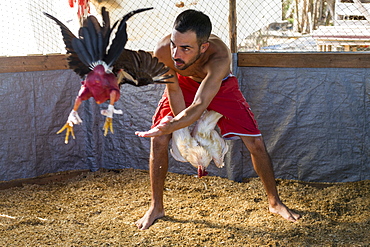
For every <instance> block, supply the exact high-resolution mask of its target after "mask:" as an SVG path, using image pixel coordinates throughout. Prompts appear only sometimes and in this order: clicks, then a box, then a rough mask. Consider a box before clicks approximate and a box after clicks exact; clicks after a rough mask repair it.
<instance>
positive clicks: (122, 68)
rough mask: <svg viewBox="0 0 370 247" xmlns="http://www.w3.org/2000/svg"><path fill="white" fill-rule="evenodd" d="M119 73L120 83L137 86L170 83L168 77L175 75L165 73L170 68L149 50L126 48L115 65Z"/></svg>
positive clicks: (115, 69)
mask: <svg viewBox="0 0 370 247" xmlns="http://www.w3.org/2000/svg"><path fill="white" fill-rule="evenodd" d="M113 67H114V68H113V71H114V72H115V73H117V74H118V78H119V80H118V82H119V84H124V83H128V84H131V85H134V86H137V87H140V86H145V85H148V84H153V83H169V82H167V81H165V80H166V79H169V78H172V77H173V75H165V74H166V73H167V72H168V71H169V68H168V67H166V66H165V65H164V63H162V62H159V60H158V58H156V57H153V56H152V55H151V54H150V53H149V52H145V51H142V50H139V51H132V50H128V49H124V50H123V51H122V53H121V55H120V56H119V58H118V59H117V61H116V62H115V64H114V65H113Z"/></svg>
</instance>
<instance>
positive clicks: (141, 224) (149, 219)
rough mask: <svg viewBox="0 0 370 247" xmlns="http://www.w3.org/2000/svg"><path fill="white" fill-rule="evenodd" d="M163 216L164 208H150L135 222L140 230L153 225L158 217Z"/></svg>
mask: <svg viewBox="0 0 370 247" xmlns="http://www.w3.org/2000/svg"><path fill="white" fill-rule="evenodd" d="M163 216H164V210H156V209H153V208H150V209H149V210H148V211H147V212H146V213H145V215H144V216H143V217H142V218H141V219H139V220H138V221H136V222H135V224H136V226H137V228H139V229H140V230H146V229H148V228H149V227H150V226H151V225H153V223H154V221H155V220H156V219H159V218H162V217H163Z"/></svg>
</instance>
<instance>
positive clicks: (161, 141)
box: [151, 135, 171, 148]
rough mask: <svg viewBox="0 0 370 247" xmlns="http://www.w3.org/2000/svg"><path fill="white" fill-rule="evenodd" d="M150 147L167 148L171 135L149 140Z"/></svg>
mask: <svg viewBox="0 0 370 247" xmlns="http://www.w3.org/2000/svg"><path fill="white" fill-rule="evenodd" d="M151 139H152V140H151V142H152V145H153V146H154V147H165V148H167V147H168V143H169V142H170V139H171V135H163V136H156V137H152V138H151Z"/></svg>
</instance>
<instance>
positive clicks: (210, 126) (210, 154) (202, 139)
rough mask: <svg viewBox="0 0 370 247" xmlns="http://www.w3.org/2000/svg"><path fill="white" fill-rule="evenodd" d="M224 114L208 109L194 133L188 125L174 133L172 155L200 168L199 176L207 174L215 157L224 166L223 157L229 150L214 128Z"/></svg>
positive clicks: (219, 165)
mask: <svg viewBox="0 0 370 247" xmlns="http://www.w3.org/2000/svg"><path fill="white" fill-rule="evenodd" d="M221 117H222V115H221V114H220V113H218V112H215V111H206V112H205V114H203V116H202V117H201V118H200V119H199V120H198V122H197V124H196V125H195V127H194V129H193V131H192V134H191V133H190V130H189V128H188V127H185V128H182V129H179V130H176V131H174V132H173V133H172V148H171V150H170V152H171V154H172V156H173V157H174V158H175V159H176V160H177V161H180V162H189V163H190V164H192V165H193V166H194V167H195V168H197V169H198V177H199V178H201V177H203V176H206V175H207V174H208V172H207V171H206V168H207V167H208V165H209V163H210V162H211V160H212V159H213V161H214V162H215V164H216V166H217V167H219V168H221V167H223V165H224V163H223V159H224V156H225V154H226V152H227V150H228V146H227V144H226V142H225V141H224V140H223V139H222V137H221V136H220V135H219V134H218V133H217V131H215V130H214V128H215V126H216V124H217V121H218V120H219V119H220V118H221Z"/></svg>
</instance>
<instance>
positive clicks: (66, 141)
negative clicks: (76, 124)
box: [57, 123, 75, 144]
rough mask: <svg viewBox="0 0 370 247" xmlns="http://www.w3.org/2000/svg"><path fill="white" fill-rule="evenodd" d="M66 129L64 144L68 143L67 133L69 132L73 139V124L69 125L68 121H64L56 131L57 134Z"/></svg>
mask: <svg viewBox="0 0 370 247" xmlns="http://www.w3.org/2000/svg"><path fill="white" fill-rule="evenodd" d="M65 129H66V130H67V131H66V137H65V139H64V143H65V144H68V138H69V135H70V134H71V135H72V138H73V139H75V133H74V132H73V125H72V126H71V124H69V123H66V124H65V125H64V126H63V127H62V128H61V129H60V130H59V131H58V132H57V134H60V133H62V132H63V131H64V130H65Z"/></svg>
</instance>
